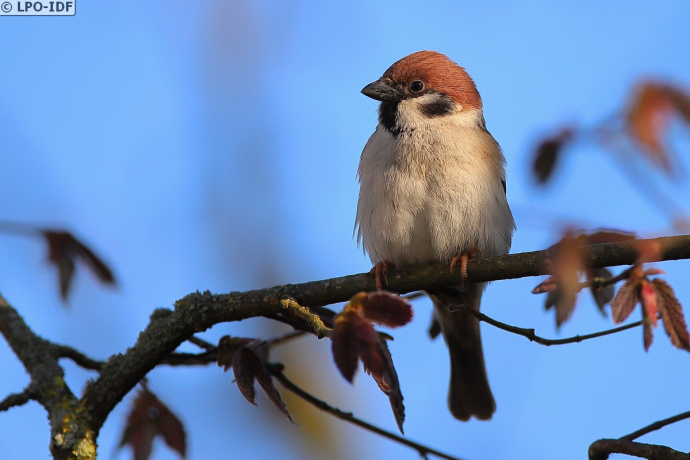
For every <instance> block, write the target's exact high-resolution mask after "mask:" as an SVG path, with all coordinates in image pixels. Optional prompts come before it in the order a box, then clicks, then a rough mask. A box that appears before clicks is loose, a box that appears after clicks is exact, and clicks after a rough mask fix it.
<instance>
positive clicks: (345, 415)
mask: <svg viewBox="0 0 690 460" xmlns="http://www.w3.org/2000/svg"><path fill="white" fill-rule="evenodd" d="M281 367H282V366H271V367H270V369H269V370H270V372H271V375H273V377H275V378H276V380H278V381H279V382H280V383H281V384H282V385H283V387H285V389H286V390H288V391H291V392H292V393H294V394H295V395H296V396H298V397H300V398H302V399H303V400H305V401H306V402H308V403H309V404H311V405H313V406H314V407H316V408H318V409H320V410H322V411H324V412H327V413H329V414H331V415H333V416H334V417H336V418H339V419H341V420H345V421H347V422H350V423H352V424H354V425H357V426H359V427H362V428H364V429H365V430H369V431H371V432H373V433H376V434H378V435H380V436H383V437H385V438H388V439H391V440H393V441H396V442H399V443H400V444H403V445H406V446H408V447H411V448H413V449H415V450H416V451H417V452H419V454H420V455H421V456H422V457H425V456H426V455H428V454H433V455H435V456H437V457H440V458H445V459H446V460H461V459H460V458H459V457H453V456H450V455H448V454H444V453H443V452H439V451H437V450H435V449H432V448H431V447H427V446H424V445H422V444H419V443H416V442H414V441H410V440H409V439H406V438H403V437H402V436H398V435H397V434H395V433H391V432H390V431H386V430H384V429H382V428H379V427H377V426H374V425H372V424H370V423H367V422H365V421H363V420H360V419H358V418H357V417H355V416H354V415H352V414H351V413H350V412H343V411H342V410H340V409H338V408H337V407H333V406H331V405H329V404H328V403H326V402H324V401H322V400H320V399H318V398H316V397H315V396H313V395H312V394H310V393H307V392H306V391H304V390H303V389H301V388H300V387H298V386H297V385H295V384H294V383H292V382H291V381H290V380H289V379H288V378H287V377H286V376H285V374H283V372H282V370H281V369H280V368H281Z"/></svg>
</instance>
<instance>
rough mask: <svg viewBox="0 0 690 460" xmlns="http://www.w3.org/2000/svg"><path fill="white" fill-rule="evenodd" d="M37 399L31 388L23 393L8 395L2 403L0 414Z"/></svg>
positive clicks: (0, 403)
mask: <svg viewBox="0 0 690 460" xmlns="http://www.w3.org/2000/svg"><path fill="white" fill-rule="evenodd" d="M35 397H36V395H35V394H34V391H33V389H32V388H31V386H29V387H27V388H25V389H24V391H22V392H21V393H12V394H10V395H7V397H6V398H5V399H3V400H2V401H0V412H4V411H6V410H9V409H11V408H13V407H17V406H23V405H24V404H26V403H28V402H29V401H31V400H32V399H34V398H35Z"/></svg>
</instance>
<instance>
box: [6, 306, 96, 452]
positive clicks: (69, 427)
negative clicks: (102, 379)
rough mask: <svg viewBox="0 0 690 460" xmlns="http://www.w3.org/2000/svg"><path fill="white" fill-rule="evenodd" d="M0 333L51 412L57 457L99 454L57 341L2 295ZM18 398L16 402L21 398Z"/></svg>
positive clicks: (35, 394)
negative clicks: (28, 321)
mask: <svg viewBox="0 0 690 460" xmlns="http://www.w3.org/2000/svg"><path fill="white" fill-rule="evenodd" d="M0 333H1V334H2V335H3V336H4V337H5V340H7V343H8V344H9V346H10V348H12V351H13V352H14V354H15V355H17V358H19V360H20V361H21V362H22V364H23V365H24V368H25V369H26V372H27V373H28V374H29V376H30V377H31V383H30V384H29V388H31V390H30V394H31V396H32V397H34V398H35V399H36V400H37V401H38V402H39V403H40V404H41V405H42V406H43V407H44V408H45V410H46V411H47V412H48V419H49V420H50V431H51V437H50V439H51V442H50V450H51V452H52V454H53V457H54V458H55V459H63V458H64V459H66V458H73V459H91V458H95V456H96V444H95V437H94V435H93V431H92V430H91V427H90V424H89V423H88V420H86V419H85V418H83V417H81V416H79V415H78V414H80V411H79V410H78V408H79V401H78V400H77V398H76V397H75V396H74V394H72V391H71V390H70V389H69V387H68V386H67V384H66V383H65V380H64V371H63V369H62V367H60V365H59V364H58V360H57V357H56V356H55V354H54V353H53V345H52V344H51V343H50V342H48V341H46V340H44V339H42V338H41V337H39V336H38V335H36V334H35V333H34V332H33V331H32V330H31V329H30V328H29V326H27V325H26V323H25V322H24V320H23V319H22V317H21V316H19V313H17V311H16V310H15V309H14V308H12V307H11V306H10V305H9V304H8V303H7V301H5V299H4V298H2V297H0ZM18 398H19V396H18V397H17V398H16V399H15V401H14V402H21V400H20V399H18Z"/></svg>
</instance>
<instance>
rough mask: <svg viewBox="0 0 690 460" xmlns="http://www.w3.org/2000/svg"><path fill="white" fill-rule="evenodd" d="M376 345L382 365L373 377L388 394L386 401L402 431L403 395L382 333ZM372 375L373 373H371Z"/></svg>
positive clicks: (403, 415) (403, 418)
mask: <svg viewBox="0 0 690 460" xmlns="http://www.w3.org/2000/svg"><path fill="white" fill-rule="evenodd" d="M377 339H378V340H377V347H378V349H379V354H380V355H381V358H382V361H383V365H382V371H381V375H380V377H379V378H378V379H376V378H374V380H375V381H376V383H377V384H378V386H379V388H380V389H381V391H383V392H384V393H385V394H386V396H388V401H389V402H390V404H391V409H392V410H393V416H394V417H395V423H396V424H397V425H398V429H399V430H400V433H403V422H404V421H405V406H404V405H403V395H402V392H401V391H400V382H399V381H398V373H397V372H396V370H395V366H394V365H393V357H392V356H391V353H390V350H389V349H388V343H387V339H386V338H385V336H384V334H380V333H379V334H378V337H377ZM372 377H373V375H372Z"/></svg>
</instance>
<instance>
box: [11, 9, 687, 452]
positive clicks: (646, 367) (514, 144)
mask: <svg viewBox="0 0 690 460" xmlns="http://www.w3.org/2000/svg"><path fill="white" fill-rule="evenodd" d="M689 17H690V3H688V2H687V1H684V0H678V1H667V2H653V3H652V2H629V1H622V0H621V1H613V2H606V4H605V5H602V4H598V3H595V2H585V3H578V4H577V5H575V4H570V3H564V2H550V1H532V2H505V3H503V4H500V5H499V4H497V3H492V4H491V5H489V4H487V3H482V2H473V3H470V2H430V3H425V4H421V3H413V2H392V1H390V2H375V3H374V2H371V1H357V0H354V1H350V2H340V3H337V2H307V1H292V2H275V1H266V0H256V1H252V0H225V1H220V0H208V1H195V2H166V1H160V0H152V1H149V2H145V3H143V2H135V1H118V2H85V1H80V2H78V4H77V14H76V16H75V17H0V43H2V46H1V47H0V66H1V68H2V72H0V88H2V91H0V139H2V143H1V150H0V170H1V171H2V180H1V181H0V219H1V220H5V221H16V222H23V223H29V224H36V225H41V226H52V227H61V228H66V229H69V230H71V231H73V232H74V233H75V235H77V236H78V237H80V238H81V239H82V240H83V241H84V242H86V243H87V244H89V245H90V246H91V247H92V248H94V249H95V251H96V252H97V253H98V254H99V255H101V256H102V257H103V259H104V260H105V261H107V262H108V263H109V264H110V265H111V267H113V269H114V271H115V273H116V276H117V277H118V280H119V286H118V288H116V289H105V288H103V287H102V286H101V285H99V283H98V282H97V281H95V280H94V279H93V277H91V276H90V275H88V274H86V273H85V272H83V271H82V272H79V273H78V274H77V277H76V280H75V284H74V286H73V291H72V295H71V297H70V300H69V302H68V306H67V308H66V309H65V308H63V305H62V304H61V301H60V298H59V295H58V290H57V275H56V273H55V271H54V269H53V268H52V267H49V266H48V264H47V263H46V252H45V247H44V246H43V244H42V243H41V242H40V241H37V240H32V239H24V238H20V237H13V236H6V235H0V254H2V257H1V259H0V290H1V291H2V295H3V296H5V297H6V298H7V299H8V301H9V302H10V303H12V304H13V305H14V306H15V307H16V308H17V309H18V310H19V311H20V313H21V314H22V315H23V316H24V318H25V319H26V321H27V322H28V324H29V325H30V326H31V327H32V328H33V329H34V330H35V331H36V332H37V333H39V334H41V335H42V336H44V337H46V338H48V339H50V340H53V341H56V342H59V343H65V344H69V345H72V346H74V347H76V348H78V349H80V350H83V351H85V352H86V353H87V354H89V355H91V356H93V357H95V358H98V359H105V358H106V357H108V356H109V355H111V354H113V353H117V352H122V351H124V350H125V349H126V348H127V347H128V346H130V345H132V344H133V343H134V341H135V340H136V338H137V335H138V333H139V331H140V330H142V329H143V328H144V327H145V325H146V324H147V322H148V316H149V314H150V313H151V312H152V310H153V309H154V308H156V307H171V306H172V304H173V302H174V301H175V300H176V299H178V298H180V297H182V296H184V295H185V294H187V293H189V292H192V291H195V290H206V289H209V290H211V291H214V292H228V291H233V290H246V289H253V288H260V287H267V286H271V285H276V284H283V283H298V282H304V281H310V280H316V279H325V278H329V277H335V276H342V275H346V274H353V273H361V272H364V271H367V270H369V268H370V263H369V261H368V259H367V258H365V257H364V255H363V254H362V251H361V249H359V248H357V245H356V243H355V241H354V240H353V238H352V229H353V221H354V215H355V208H356V200H357V194H358V185H357V183H356V178H355V173H356V169H357V164H358V161H359V154H360V152H361V149H362V147H363V146H364V144H365V142H366V140H367V139H368V137H369V135H370V134H371V133H372V131H373V129H374V127H375V124H376V116H377V113H376V110H377V103H376V102H375V101H372V100H370V99H368V98H366V97H364V96H362V95H361V94H360V93H359V91H360V89H361V88H362V87H363V86H364V85H366V84H367V83H369V82H371V81H373V80H375V79H377V78H378V77H379V76H380V75H381V74H382V73H383V71H384V70H386V68H387V67H388V66H389V65H390V64H392V63H393V62H394V61H396V60H397V59H399V58H401V57H403V56H405V55H407V54H409V53H411V52H414V51H418V50H422V49H432V50H437V51H441V52H443V53H445V54H447V55H448V56H450V57H451V58H452V59H453V60H455V61H456V62H458V63H459V64H460V65H462V66H464V67H466V69H467V70H468V71H469V73H470V74H471V75H472V76H473V78H474V79H475V81H476V83H477V86H478V88H479V90H480V92H481V94H482V96H483V99H484V105H485V116H486V121H487V126H488V128H489V130H490V131H491V132H492V134H493V135H494V137H495V138H496V139H497V140H498V141H499V142H500V143H501V145H502V147H503V149H504V151H505V154H506V157H507V160H508V199H509V202H510V203H511V206H512V208H513V212H514V214H515V218H516V221H517V226H518V230H517V233H516V234H515V238H514V243H513V248H512V252H522V251H531V250H538V249H543V248H545V247H546V246H548V245H550V244H552V243H554V242H555V241H556V240H558V239H559V238H560V235H561V232H562V231H563V229H564V228H566V227H570V226H574V227H587V228H594V227H598V226H605V227H614V228H619V229H624V230H633V231H637V232H638V234H640V235H642V236H657V235H663V234H669V233H671V232H672V231H673V230H672V229H671V226H670V219H669V216H668V215H667V214H666V213H664V212H661V211H660V209H659V207H658V206H657V205H656V204H655V203H654V202H652V201H650V200H648V199H647V198H646V197H645V194H644V192H641V191H640V190H639V189H638V187H637V186H636V184H635V183H634V182H632V181H630V180H628V179H627V177H626V176H625V175H623V174H621V172H620V169H619V165H618V163H617V162H616V161H613V160H612V159H611V157H610V156H609V155H607V154H606V153H604V152H602V151H601V150H599V149H596V148H593V147H590V146H587V145H582V146H576V148H574V149H573V150H572V152H570V154H569V155H568V156H567V157H566V158H565V160H564V161H563V162H562V164H560V165H559V170H558V171H557V172H556V176H555V179H554V181H553V183H551V184H550V185H549V186H547V187H537V186H535V185H534V181H533V180H532V178H531V177H530V174H529V167H530V166H529V165H530V160H531V158H532V152H533V150H534V148H535V146H536V145H537V143H538V141H539V139H540V138H541V137H542V136H544V135H548V134H552V133H553V132H554V131H555V130H556V129H557V128H559V127H560V126H562V125H563V124H566V123H580V124H582V125H584V126H589V125H592V124H594V123H597V122H598V121H600V120H602V119H604V118H606V117H607V116H609V115H610V114H612V113H613V112H615V111H616V110H619V109H620V107H622V106H623V105H624V104H625V102H626V100H627V98H628V95H629V93H630V90H631V88H632V87H634V85H635V84H636V82H638V81H640V79H641V78H644V77H650V76H654V77H658V78H661V79H663V80H664V81H668V82H672V83H674V84H677V85H679V86H681V87H684V88H686V89H687V88H688V87H689V86H690V65H689V63H690V47H689V46H688V43H690V28H689V27H688V18H689ZM671 134H672V136H671V138H670V142H671V143H673V144H674V145H675V146H676V150H677V151H678V152H679V153H681V154H684V153H686V152H690V135H689V134H688V131H687V130H683V129H682V128H681V127H680V125H679V124H678V125H672V126H671ZM681 156H682V155H681ZM642 170H643V171H645V174H646V175H647V176H648V178H649V179H650V180H653V181H657V182H659V183H660V184H661V185H660V186H661V187H662V188H663V189H664V190H665V191H666V193H672V194H673V195H674V196H675V198H676V199H678V200H679V201H680V202H681V203H682V202H683V201H684V200H686V198H685V197H687V196H688V191H689V189H688V184H687V181H682V180H679V181H675V182H671V183H665V182H663V181H661V179H663V178H662V175H661V174H660V173H656V172H655V171H653V170H652V169H651V168H644V167H643V168H642ZM659 266H661V267H662V268H664V269H666V270H667V271H668V272H669V274H668V276H667V277H666V279H667V280H668V281H669V282H670V283H671V285H672V286H674V288H675V289H676V293H677V295H678V297H679V298H680V299H681V301H682V302H685V303H686V306H690V286H688V284H687V283H686V282H685V281H686V280H687V276H688V273H689V270H690V263H688V262H668V263H664V264H659ZM615 271H616V272H618V271H619V270H615ZM538 281H539V279H537V278H533V279H522V280H515V281H504V282H498V283H494V284H493V285H491V286H489V289H488V291H487V293H486V295H485V298H484V302H483V311H484V312H485V313H486V314H488V315H490V316H492V317H494V318H496V319H498V320H500V321H504V322H507V323H509V324H513V325H517V326H523V327H533V328H535V329H536V331H537V333H538V334H540V335H543V336H547V337H568V336H571V335H575V334H584V333H588V332H594V331H598V330H602V329H607V328H609V327H611V326H612V324H611V320H610V319H609V318H604V317H602V316H601V315H600V314H599V313H598V312H597V311H596V309H595V308H594V306H593V304H592V302H591V300H590V298H589V295H588V294H584V295H582V296H581V298H580V302H579V304H578V308H577V310H576V311H575V313H574V315H573V318H572V319H571V321H570V322H568V323H567V324H566V325H565V326H564V327H562V328H561V330H560V332H557V331H556V330H555V326H554V318H553V315H552V314H551V313H548V314H547V313H544V312H543V310H542V302H543V298H541V297H536V296H533V295H531V294H530V293H529V291H530V289H531V288H532V287H533V286H534V285H536V284H537V283H538ZM334 308H340V307H339V306H335V307H334ZM429 315H430V304H429V302H428V301H426V300H420V301H417V302H416V303H415V319H414V321H413V323H412V324H411V325H409V326H407V327H405V328H402V329H400V330H396V331H394V332H393V335H394V336H395V341H394V342H392V343H391V344H390V347H391V352H392V354H393V358H394V360H395V363H396V366H397V370H398V373H399V376H400V380H401V386H402V391H403V394H404V396H405V405H406V407H407V421H406V424H405V432H406V435H407V436H408V437H409V438H410V439H412V440H415V441H419V442H422V443H424V444H428V445H429V446H432V447H434V448H437V449H439V450H442V451H445V452H448V453H450V454H453V455H456V456H459V457H463V458H468V459H491V458H503V459H524V458H533V459H553V458H560V459H575V458H578V459H579V458H583V457H584V456H585V455H586V452H587V448H588V446H589V444H590V443H591V442H593V441H595V440H596V439H599V438H602V437H618V436H622V435H624V434H627V433H629V432H631V431H634V430H636V429H638V428H640V427H642V426H644V425H647V424H649V423H651V422H653V421H656V420H658V419H662V418H665V417H668V416H671V415H674V414H676V413H679V412H683V411H686V410H688V409H690V397H689V396H688V391H687V382H688V375H690V356H688V354H687V353H686V352H683V351H679V350H676V349H674V348H673V347H672V346H671V345H670V343H669V340H668V338H667V337H666V336H665V335H664V334H663V332H662V330H661V329H657V334H656V337H655V343H654V344H653V346H652V347H651V349H650V351H649V352H648V353H645V352H644V350H643V347H642V331H641V329H634V330H630V331H626V332H624V333H621V334H616V335H614V336H609V337H605V338H601V339H597V340H593V341H589V342H585V343H581V344H572V345H567V346H560V347H550V348H547V347H542V346H540V345H537V344H534V343H530V342H528V341H527V340H525V339H524V338H523V337H518V336H514V335H509V334H507V333H505V332H502V331H499V330H496V329H493V328H491V327H488V326H486V325H483V326H482V327H483V332H482V333H483V338H484V350H485V354H486V361H487V366H488V372H489V378H490V381H491V385H492V388H493V391H494V395H495V397H496V401H497V405H498V411H497V412H496V414H495V416H494V419H493V420H492V421H491V422H488V423H487V422H476V421H472V422H469V423H460V422H457V421H455V420H454V419H453V418H452V417H451V416H450V414H449V412H448V411H447V408H446V391H447V384H448V357H447V352H446V350H445V346H444V345H443V343H442V341H441V340H438V341H436V342H431V341H430V340H429V339H428V337H427V335H426V328H427V326H428V322H429ZM638 315H639V313H635V314H633V318H632V319H631V320H637V319H638V318H637V316H638ZM284 330H285V328H283V327H282V326H280V325H274V324H272V323H270V322H269V321H266V320H260V319H256V320H251V321H247V322H246V323H242V324H223V325H219V326H217V327H215V328H213V330H211V331H209V332H207V333H205V334H203V336H204V337H205V338H207V339H208V340H211V341H216V340H217V339H218V338H219V337H220V336H222V335H225V334H235V335H241V336H257V337H271V336H273V335H275V334H277V333H280V332H281V331H284ZM329 348H330V344H329V342H327V341H318V340H316V339H315V338H311V337H306V338H302V339H299V340H298V341H295V342H292V343H290V345H286V346H285V347H284V348H282V349H281V350H280V351H279V352H278V353H277V354H276V356H275V357H276V359H279V360H283V361H284V362H285V363H286V366H287V369H286V372H287V375H288V376H289V377H291V378H292V379H293V380H294V381H296V382H298V383H300V384H301V385H302V386H303V387H304V388H305V389H307V390H309V391H311V392H312V393H314V394H315V395H316V396H318V397H321V398H323V399H326V400H327V401H329V402H330V403H332V404H334V405H336V406H339V407H340V408H342V409H344V410H346V411H353V412H354V413H355V414H356V415H357V416H359V417H361V418H363V419H365V420H367V421H369V422H372V423H374V424H377V425H380V426H382V427H384V428H387V429H389V430H393V431H395V422H394V420H393V416H392V414H391V412H390V408H389V405H388V401H387V398H386V397H385V396H384V395H383V394H382V393H380V392H379V390H378V388H377V387H376V385H375V384H374V383H373V381H372V380H371V379H370V378H369V377H367V376H366V375H364V374H363V373H362V372H361V371H360V373H359V375H358V376H357V378H356V381H355V385H354V387H352V386H350V385H349V384H347V383H345V382H344V381H343V379H342V378H340V377H339V375H338V374H337V373H336V371H335V369H334V366H333V365H332V363H331V360H330V357H329ZM184 349H185V350H187V351H192V350H194V349H193V348H192V347H185V348H184ZM63 363H64V365H65V367H66V370H67V381H68V383H70V384H71V385H72V388H73V389H74V390H75V391H76V392H79V391H81V389H82V388H83V385H84V383H85V382H86V380H87V379H88V378H90V377H93V376H94V374H93V373H91V372H88V371H83V370H81V369H78V368H76V366H74V365H72V364H71V363H69V362H67V361H63ZM0 366H1V367H2V378H0V398H3V397H5V396H6V395H7V394H9V393H12V392H18V391H20V390H21V389H22V388H23V387H24V386H25V385H26V384H27V382H28V377H27V376H26V375H25V373H24V371H23V368H22V366H21V365H20V363H19V362H18V361H17V360H16V358H15V357H14V356H13V355H12V353H11V352H10V351H9V350H8V348H7V347H6V346H5V345H4V344H3V345H0ZM231 381H232V374H230V373H228V374H224V373H223V372H222V371H221V370H220V369H218V368H216V367H213V366H209V367H208V368H185V369H181V368H168V367H161V368H158V369H156V370H154V371H153V372H152V373H151V374H150V375H149V388H150V389H151V390H152V391H154V392H155V393H156V394H157V395H158V396H159V397H160V398H161V399H162V400H163V402H165V403H167V404H168V406H169V407H170V408H171V409H172V410H173V411H174V412H175V413H176V414H177V415H178V416H179V417H180V418H181V419H182V421H183V422H184V424H185V426H186V428H187V432H188V443H189V452H188V458H190V459H209V458H231V457H232V458H284V459H302V458H332V459H346V458H405V459H415V458H418V454H417V453H416V452H415V451H412V450H410V449H408V448H405V447H403V446H400V445H398V444H395V443H392V442H389V441H387V440H384V439H382V438H379V437H377V436H376V435H373V434H370V433H368V432H364V431H361V430H359V429H357V428H355V427H352V426H350V425H347V424H345V423H343V422H339V421H337V420H334V419H331V418H329V416H327V415H323V414H320V413H318V412H317V411H316V410H315V409H313V408H311V407H307V406H303V405H301V404H300V403H299V401H297V400H295V399H294V398H291V397H290V395H288V394H287V393H286V392H283V395H284V397H285V399H286V402H287V405H288V408H289V409H290V410H291V412H292V414H293V417H294V418H295V420H296V422H297V423H298V424H299V425H300V427H299V428H298V427H295V426H294V425H291V424H290V423H289V422H288V421H287V420H286V419H284V418H283V417H282V415H280V414H279V412H278V411H277V410H276V409H275V408H274V407H273V406H272V405H271V404H270V402H269V401H268V400H267V399H266V398H265V397H264V396H263V394H260V395H259V398H258V405H259V407H258V408H255V407H252V406H250V405H249V404H247V403H246V401H244V399H243V398H242V397H241V395H240V394H239V392H238V391H237V389H236V387H235V386H234V384H232V383H231ZM131 400H132V395H131V394H130V395H129V396H128V397H127V398H126V399H125V400H124V401H123V402H122V403H121V404H120V405H119V406H118V407H117V408H116V409H115V411H113V413H112V414H111V415H110V417H109V418H108V420H107V422H106V424H105V426H104V428H103V430H102V431H101V435H100V438H99V446H100V455H101V457H103V458H120V459H126V458H131V453H130V451H129V450H128V449H126V450H123V451H120V452H119V453H118V452H117V451H116V448H117V444H118V442H119V438H120V435H121V431H122V427H123V424H124V421H125V418H126V414H127V412H128V410H129V408H130V406H131ZM689 423H690V422H681V423H678V424H676V425H673V426H671V427H668V428H665V429H663V430H661V431H659V432H656V433H654V434H650V435H647V436H645V437H643V438H641V441H642V442H650V443H659V444H666V445H669V446H671V447H673V448H675V449H678V450H681V451H688V450H690V439H688V437H687V429H688V424H689ZM48 436H49V429H48V424H47V422H46V416H45V412H44V410H43V409H42V408H41V407H40V406H39V405H38V404H36V403H30V404H28V405H26V406H23V407H21V408H15V409H12V410H10V411H9V412H7V413H2V414H0V457H1V458H3V459H20V458H21V459H29V458H31V459H39V458H48V456H49V454H48V447H47V446H48ZM152 458H155V459H173V458H177V456H176V454H175V453H174V452H172V451H170V450H168V449H167V448H166V447H165V446H164V444H162V443H161V442H160V441H157V444H156V446H155V448H154V452H153V455H152Z"/></svg>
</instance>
